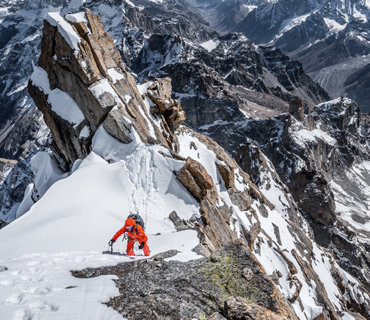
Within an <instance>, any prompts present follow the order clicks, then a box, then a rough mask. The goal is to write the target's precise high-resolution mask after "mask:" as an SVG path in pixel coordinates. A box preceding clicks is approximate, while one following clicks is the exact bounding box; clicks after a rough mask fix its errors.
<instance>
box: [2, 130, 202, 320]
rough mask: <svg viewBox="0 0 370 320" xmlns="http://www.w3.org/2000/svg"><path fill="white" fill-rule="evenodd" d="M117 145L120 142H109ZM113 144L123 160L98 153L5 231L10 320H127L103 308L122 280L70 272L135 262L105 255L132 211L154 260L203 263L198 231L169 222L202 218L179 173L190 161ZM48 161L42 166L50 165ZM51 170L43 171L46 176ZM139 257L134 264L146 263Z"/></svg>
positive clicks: (157, 149)
mask: <svg viewBox="0 0 370 320" xmlns="http://www.w3.org/2000/svg"><path fill="white" fill-rule="evenodd" d="M100 129H102V128H100ZM98 135H99V138H98V139H95V140H94V144H93V146H94V148H95V149H94V150H95V151H99V143H100V144H101V145H100V147H101V148H102V146H103V143H104V135H102V131H99V134H98ZM133 135H135V133H134V132H133ZM105 138H107V137H105ZM133 138H135V137H133ZM136 138H137V137H136ZM99 139H100V142H99V141H98V140H99ZM107 139H109V138H107ZM110 139H113V138H112V137H110ZM98 142H99V143H98ZM109 146H112V141H111V140H110V141H108V140H107V141H105V147H106V148H108V147H109ZM112 147H115V148H116V147H119V150H120V152H119V153H117V154H116V157H119V161H117V162H114V163H108V162H107V161H106V160H104V159H103V158H102V157H101V156H99V155H98V154H96V153H95V152H91V154H90V155H89V156H88V157H87V158H85V159H84V160H83V161H82V162H81V161H79V163H78V164H77V165H76V166H74V169H73V172H72V173H71V174H70V175H69V176H68V177H64V179H61V180H59V181H57V182H56V183H54V184H53V185H52V186H51V187H50V188H49V189H48V190H47V191H46V193H45V195H44V196H43V197H42V198H41V199H40V200H39V201H38V202H37V203H36V204H34V205H33V206H32V207H31V209H30V210H29V211H28V212H27V213H26V214H24V215H23V216H22V217H20V218H19V219H17V220H16V221H14V222H13V223H11V224H10V225H8V226H7V227H5V228H3V229H1V231H0V243H7V246H1V247H0V266H6V267H7V268H8V270H6V271H3V272H0V314H1V315H2V319H21V318H22V319H23V318H27V319H75V318H76V315H78V319H97V320H98V319H99V320H100V319H107V320H108V319H122V317H121V316H120V315H119V314H118V313H117V312H115V311H113V310H112V309H111V308H108V307H106V306H105V305H104V304H102V302H106V301H108V300H109V299H110V298H111V297H113V296H116V295H118V294H119V292H118V290H117V288H116V286H115V284H114V282H113V281H112V279H114V278H115V277H114V276H102V277H98V278H93V279H77V278H74V277H72V276H71V273H70V270H73V269H81V268H85V267H98V266H106V265H114V264H117V263H121V262H128V261H132V258H128V257H127V256H125V255H107V254H103V253H102V252H103V251H105V250H107V249H108V246H107V242H108V241H109V239H111V237H112V236H113V235H114V233H115V232H116V231H117V230H118V229H120V228H121V227H122V226H123V224H124V221H125V219H126V217H127V216H128V214H129V213H130V212H135V211H136V212H138V213H139V214H140V215H141V216H142V217H143V219H144V222H145V225H146V229H145V231H146V234H147V235H148V238H149V240H148V245H149V247H150V250H151V255H154V254H156V253H159V252H164V251H167V250H170V249H176V250H178V251H180V253H179V254H177V255H176V256H174V257H172V258H170V259H172V260H179V261H187V260H189V259H197V258H200V256H198V255H197V254H196V253H195V252H193V251H192V249H193V248H194V247H196V246H197V245H198V244H199V240H198V237H197V232H196V231H194V230H185V231H181V232H177V231H176V229H175V227H174V225H173V223H172V222H171V221H170V220H169V218H168V216H169V214H170V213H171V212H172V211H173V210H175V211H176V212H177V214H178V215H179V217H180V218H182V219H190V218H191V216H193V215H197V216H199V204H198V202H197V201H196V200H195V199H194V198H193V197H192V196H191V195H190V194H189V193H188V191H187V190H186V189H185V188H184V187H183V186H182V184H181V183H180V182H179V181H178V180H177V179H176V177H175V175H174V174H173V171H176V170H179V169H180V168H181V167H182V166H183V165H184V162H183V161H179V160H174V159H171V158H168V157H165V156H163V155H162V153H168V151H167V149H165V148H164V147H161V146H146V145H145V144H142V143H139V142H138V141H137V140H134V141H133V142H132V143H131V145H125V144H121V143H119V142H118V141H116V144H115V145H114V146H112ZM100 151H102V150H100ZM46 156H47V155H46V154H45V153H44V154H41V155H39V156H38V158H40V157H41V158H44V160H42V159H38V161H37V162H39V163H45V157H46ZM35 161H36V159H35ZM40 170H42V168H40ZM51 171H52V170H51ZM47 172H50V171H48V170H46V171H45V172H44V175H42V174H41V173H40V174H39V173H38V176H39V177H40V179H41V178H42V177H44V179H46V177H45V174H46V173H47ZM40 179H39V180H40ZM39 180H38V182H40V181H39ZM14 235H17V236H15V237H14ZM10 238H12V241H9V239H10ZM125 247H126V242H124V243H122V242H121V241H120V240H119V241H117V242H116V244H115V247H114V250H115V251H116V252H120V253H123V252H125ZM136 253H137V257H136V258H134V259H143V258H145V257H144V256H143V255H142V252H141V251H140V250H138V249H136Z"/></svg>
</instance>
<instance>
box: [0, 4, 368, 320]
mask: <svg viewBox="0 0 370 320" xmlns="http://www.w3.org/2000/svg"><path fill="white" fill-rule="evenodd" d="M29 91H30V94H31V96H32V97H33V98H34V100H35V103H36V105H37V107H38V108H39V109H40V110H41V111H42V113H43V114H44V118H45V122H46V123H47V125H48V126H49V128H50V131H51V134H52V137H53V139H52V141H51V149H52V151H53V153H52V154H49V155H44V156H45V157H46V158H47V159H48V160H47V161H49V163H56V164H57V165H58V166H59V168H61V169H63V170H64V171H65V173H64V174H63V173H60V175H59V176H58V175H57V174H56V172H57V171H56V169H55V168H54V169H53V170H54V171H52V172H53V173H54V175H53V176H52V177H53V179H54V180H53V183H54V182H55V181H57V180H58V179H59V180H60V179H62V178H65V177H66V176H69V175H71V177H70V178H71V179H70V178H67V179H65V180H64V181H60V183H57V184H53V183H52V182H51V181H49V182H50V183H47V182H48V179H49V178H48V177H50V174H47V173H48V172H47V171H46V169H45V168H42V166H40V165H38V166H37V163H35V168H36V169H37V170H35V173H36V178H35V185H34V186H33V187H32V190H30V192H29V197H28V198H27V197H26V199H25V200H24V203H23V204H22V205H23V207H24V208H27V204H28V208H29V207H30V206H31V205H32V208H33V209H32V210H33V211H34V212H35V211H36V212H40V214H42V212H43V211H42V208H43V207H44V206H45V204H49V206H50V208H51V207H53V205H54V204H53V203H52V194H53V192H52V190H55V191H54V192H56V189H55V188H56V187H57V185H58V184H59V185H62V184H64V183H65V184H66V185H67V187H68V183H72V182H71V181H72V180H73V181H75V183H76V181H77V183H79V181H80V180H78V177H79V174H81V175H82V176H84V172H86V171H84V170H87V171H88V170H89V168H95V167H99V166H103V165H102V162H104V166H103V167H104V168H105V166H108V167H109V165H108V164H106V161H109V162H111V164H112V167H109V168H111V169H109V168H108V169H104V170H107V171H104V172H105V173H106V174H108V172H111V171H109V170H117V179H118V181H120V182H119V183H118V182H117V181H116V180H114V181H116V182H115V183H117V184H115V185H114V187H115V188H118V189H120V188H121V184H123V185H124V188H123V190H124V192H123V193H124V194H123V193H122V194H119V193H117V194H116V192H115V189H114V188H113V186H112V188H113V189H112V193H113V195H112V196H109V197H112V199H115V197H117V198H118V199H120V198H121V197H128V198H129V200H128V201H129V203H130V206H131V205H133V206H136V207H142V208H144V207H143V204H142V203H146V204H147V203H150V205H151V206H153V207H152V209H153V212H151V213H148V212H147V213H146V217H147V218H148V219H149V221H150V222H152V223H149V226H148V228H149V232H151V233H150V234H149V236H150V237H151V239H152V241H153V243H159V244H161V243H162V244H163V245H162V247H161V246H159V247H158V250H159V251H160V252H161V254H162V255H161V256H159V257H153V259H152V260H147V262H138V263H135V264H123V265H121V266H118V267H109V268H102V269H97V270H92V269H87V270H83V271H79V272H75V273H74V274H75V275H76V276H79V277H91V276H96V275H101V274H116V275H117V276H118V280H117V286H118V287H120V288H125V287H126V285H127V284H126V283H125V279H127V274H138V275H140V274H142V272H143V271H144V272H145V274H146V276H147V277H146V279H143V278H141V277H140V276H137V277H136V278H135V283H136V284H137V286H134V287H133V288H132V290H131V291H130V292H125V291H123V290H121V293H120V295H119V296H117V297H116V298H113V299H112V300H111V301H110V302H109V303H108V305H109V306H112V307H113V308H114V309H115V310H117V311H119V312H120V314H122V315H124V316H128V315H130V317H131V318H132V319H137V318H139V317H141V315H142V314H143V312H147V305H150V306H151V307H150V310H151V312H152V315H151V319H162V318H166V317H168V318H171V319H185V318H189V317H198V316H201V315H202V314H203V315H204V316H207V317H208V316H210V317H211V319H217V317H218V318H219V319H220V318H221V319H222V317H224V318H226V319H235V317H236V315H240V314H243V315H245V317H247V316H248V317H252V318H253V317H254V318H255V317H257V316H256V314H259V316H260V317H261V319H263V318H266V317H267V318H269V319H279V318H282V319H296V318H300V319H304V318H309V319H314V318H322V319H328V318H330V319H339V318H340V317H342V316H345V315H348V316H349V315H350V313H351V312H356V313H357V312H361V313H362V314H363V315H366V314H367V310H366V305H367V304H368V294H367V292H366V289H365V288H364V287H363V286H362V285H361V283H360V282H358V281H357V280H356V279H354V278H352V277H351V276H350V275H349V274H348V273H346V272H345V271H344V270H343V269H342V268H341V267H340V266H339V265H338V263H337V261H336V260H335V258H334V257H333V255H332V254H330V253H329V252H328V251H327V250H325V249H322V248H321V247H319V246H318V245H317V244H316V243H315V241H314V239H313V236H312V230H311V229H310V227H309V225H308V224H307V223H306V221H305V219H304V218H303V216H302V215H301V213H300V212H299V205H300V204H299V202H298V200H297V199H295V193H294V192H292V194H290V192H289V189H288V187H287V186H286V185H285V184H284V182H285V181H282V179H280V177H279V175H278V173H277V171H276V169H275V167H274V165H273V164H272V162H270V161H269V160H268V159H267V158H266V157H265V155H264V154H263V153H262V152H261V150H260V149H259V148H258V147H257V146H256V145H255V144H253V143H252V142H251V141H250V140H247V142H245V140H243V141H244V142H245V143H244V144H245V145H244V149H243V152H241V154H243V155H244V157H243V161H241V165H242V166H243V165H244V166H245V168H244V169H245V170H246V171H249V173H250V175H248V174H247V173H245V171H243V170H242V167H241V166H239V165H238V164H237V162H236V161H235V160H233V159H232V158H231V157H230V156H229V155H228V154H227V153H226V152H225V151H224V150H223V149H222V148H221V147H220V146H219V145H218V144H217V143H216V142H215V141H213V140H212V139H211V138H208V137H206V136H204V135H202V134H199V133H196V132H194V131H193V130H191V129H189V128H187V127H185V126H183V125H181V123H182V121H183V120H184V119H185V114H184V112H183V110H182V108H181V105H180V103H179V102H178V101H177V100H175V99H172V98H171V85H170V79H168V78H164V79H155V80H154V81H149V82H144V83H143V84H141V85H139V86H137V85H136V83H135V81H134V80H133V77H132V76H131V74H130V73H129V72H128V71H127V70H126V67H125V65H124V64H123V62H122V60H121V58H120V56H119V53H118V51H117V50H116V49H115V47H114V42H113V40H112V39H111V38H110V36H109V35H108V34H107V33H106V32H105V31H104V28H103V26H102V24H101V21H100V19H99V17H98V16H95V15H94V14H92V13H91V12H90V11H88V10H87V11H86V12H85V13H78V14H74V15H67V16H66V17H65V18H63V17H61V16H60V15H58V14H55V13H52V14H49V16H48V18H47V20H46V21H45V23H44V33H43V40H42V52H41V56H40V59H39V66H38V67H37V68H36V69H35V72H34V74H33V75H32V77H31V79H30V82H29ZM61 102H62V103H61ZM291 112H292V113H293V114H295V115H296V116H297V117H298V118H299V117H302V112H301V110H300V109H299V105H298V107H294V106H292V107H291ZM291 121H293V120H292V119H291ZM310 121H311V120H309V121H308V122H307V123H308V125H310V123H311V122H310ZM311 125H312V124H311ZM221 128H222V127H221ZM226 138H229V137H228V136H226ZM234 142H235V143H238V141H237V140H235V141H234ZM247 155H248V157H247ZM39 157H41V155H39ZM96 159H99V160H96ZM81 160H82V164H81ZM45 161H46V160H45ZM35 162H36V161H35ZM248 163H249V165H247V164H248ZM91 164H93V165H91ZM89 166H90V167H89ZM95 173H96V172H95ZM108 175H110V174H108ZM98 176H100V177H101V178H100V179H102V183H103V181H105V180H104V178H103V176H104V175H100V174H98ZM85 177H86V179H94V176H93V175H92V176H90V175H86V176H85ZM126 180H127V181H126ZM89 181H90V180H89ZM92 181H95V180H92ZM285 183H286V182H285ZM103 185H107V186H108V188H110V186H109V184H104V183H103ZM46 186H47V187H46ZM95 187H96V186H95V185H94V186H92V188H94V189H95ZM47 190H51V191H50V192H46V191H47ZM120 190H121V189H120ZM303 190H305V189H304V188H303ZM325 190H326V189H325ZM325 190H324V191H325ZM36 191H37V194H39V196H40V197H41V200H40V201H39V202H36V203H35V204H33V202H34V201H36V200H37V199H35V198H32V195H33V194H35V193H36ZM77 192H80V191H77ZM325 192H326V191H325ZM78 194H79V193H78ZM88 194H89V193H87V195H88ZM85 195H86V192H85V193H84V196H83V199H85ZM71 198H72V199H71V200H70V201H69V204H68V206H71V207H72V208H74V206H75V203H76V204H77V203H80V201H81V199H80V198H79V197H78V196H76V197H73V196H72V197H71ZM94 201H97V200H94ZM115 201H117V200H112V202H113V203H115ZM167 202H168V203H167ZM184 203H185V204H184ZM61 205H62V206H63V204H61ZM80 205H81V204H80ZM86 205H88V204H87V203H86ZM71 207H70V208H69V209H67V211H68V210H71ZM76 207H77V206H76ZM50 208H49V209H50ZM164 208H165V209H166V210H167V209H168V208H171V211H169V212H167V211H165V210H164ZM184 208H186V210H185V209H184ZM49 209H48V210H49ZM80 209H81V208H80ZM126 209H127V210H128V208H124V210H125V213H126V211H127V210H126ZM136 209H137V208H136ZM92 210H93V213H92V214H101V212H99V213H97V212H95V211H94V209H92ZM120 210H122V208H120ZM99 211H101V210H99ZM143 211H145V210H143ZM51 212H53V210H51ZM58 212H59V211H58ZM192 213H194V214H192ZM110 215H111V213H109V214H108V215H107V216H106V218H107V219H108V218H109V216H110ZM34 216H36V217H37V215H32V214H27V215H26V216H25V219H23V221H29V220H30V219H31V220H32V219H33V217H34ZM77 216H78V213H77ZM27 219H28V220H27ZM20 226H21V224H10V226H9V227H7V229H5V231H6V232H11V231H12V232H17V230H16V229H17V228H20ZM14 228H15V229H14ZM173 229H174V230H173ZM158 230H159V231H160V232H159V231H158ZM168 230H173V231H172V232H173V233H174V235H173V236H174V237H179V239H181V241H182V242H181V243H182V246H186V243H187V242H191V241H193V239H192V238H190V237H189V238H185V240H184V234H189V233H184V232H188V231H191V230H196V232H197V234H198V244H197V245H196V247H195V248H193V249H194V250H195V251H196V252H198V253H202V254H203V255H205V256H206V257H208V258H201V260H197V261H188V262H184V263H177V262H173V261H167V260H163V259H166V258H168V257H171V256H173V255H176V252H173V251H172V252H167V253H164V252H162V251H166V250H168V249H176V248H174V247H171V243H164V242H163V240H161V236H162V235H161V233H164V234H166V233H168ZM67 232H68V233H69V232H70V231H69V230H68V231H67ZM3 234H4V236H6V234H5V233H3ZM0 236H1V235H0ZM56 237H57V238H58V235H57V236H56ZM61 237H65V235H61ZM71 237H72V238H73V239H74V237H76V236H75V235H74V234H71ZM171 237H172V235H171ZM176 239H177V238H176ZM191 243H192V242H191ZM177 249H178V248H177ZM163 254H164V255H163ZM179 270H181V272H180V271H179ZM163 273H165V274H166V278H165V279H161V280H159V279H158V277H160V275H163ZM155 279H158V283H160V284H161V285H160V286H166V287H169V288H170V289H169V293H167V290H163V288H162V290H159V289H158V283H157V281H156V280H155ZM171 279H172V280H171ZM162 280H163V281H162ZM173 283H176V284H177V285H175V286H174V287H173V286H172V284H173ZM158 290H159V291H158ZM142 292H146V293H145V301H147V304H145V305H143V304H140V303H137V304H132V305H131V304H130V306H127V303H128V300H130V301H131V299H132V298H133V297H136V296H137V297H138V299H137V301H139V300H140V299H141V298H140V299H139V295H140V297H142ZM232 296H236V297H235V298H233V297H232ZM184 297H187V298H189V299H190V298H191V299H193V300H194V303H192V304H191V305H190V306H189V307H186V306H182V307H178V308H174V307H173V303H171V305H168V307H164V305H165V306H167V304H164V302H163V301H180V300H181V299H184ZM187 298H186V299H187ZM134 309H135V313H133V311H132V310H134ZM354 316H356V317H357V319H361V316H360V315H354Z"/></svg>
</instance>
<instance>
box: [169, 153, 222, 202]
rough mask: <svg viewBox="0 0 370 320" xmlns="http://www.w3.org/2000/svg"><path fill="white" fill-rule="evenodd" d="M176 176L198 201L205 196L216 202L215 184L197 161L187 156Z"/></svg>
mask: <svg viewBox="0 0 370 320" xmlns="http://www.w3.org/2000/svg"><path fill="white" fill-rule="evenodd" d="M176 176H177V179H179V180H180V182H181V183H182V184H183V185H184V186H185V188H186V189H188V191H189V192H190V193H191V194H192V195H193V196H194V198H196V199H197V200H198V201H202V200H204V199H205V198H207V199H208V200H209V201H210V203H211V204H213V205H215V204H216V202H217V190H216V186H215V185H214V183H213V181H212V178H211V177H210V175H209V174H208V172H207V170H206V169H205V168H204V167H203V166H202V165H201V164H200V163H199V162H198V161H195V160H193V159H192V158H190V157H188V158H187V159H186V163H185V165H184V166H183V167H182V169H181V170H180V171H178V172H176Z"/></svg>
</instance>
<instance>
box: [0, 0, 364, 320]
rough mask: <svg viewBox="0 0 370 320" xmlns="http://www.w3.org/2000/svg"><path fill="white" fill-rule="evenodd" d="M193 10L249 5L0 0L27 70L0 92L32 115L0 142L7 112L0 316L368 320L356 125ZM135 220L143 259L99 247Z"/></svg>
mask: <svg viewBox="0 0 370 320" xmlns="http://www.w3.org/2000/svg"><path fill="white" fill-rule="evenodd" d="M278 2H279V1H277V2H276V3H278ZM206 3H209V7H208V9H209V11H208V13H212V12H213V13H215V11H212V10H215V9H219V8H224V9H225V8H230V7H229V6H230V5H231V6H232V5H233V4H235V3H239V5H242V4H243V6H242V7H243V8H244V9H243V10H240V11H239V12H236V11H233V14H234V15H235V21H238V23H239V22H240V23H241V24H242V23H243V19H244V18H245V17H246V16H245V15H246V14H248V12H252V11H253V10H254V9H256V8H254V7H255V6H257V5H256V3H254V2H253V1H250V2H248V3H246V2H243V1H231V2H229V3H228V2H225V1H220V2H218V3H216V2H212V1H204V2H203V5H201V3H200V2H196V1H181V2H180V1H173V0H171V1H166V0H164V1H146V0H132V1H124V2H120V1H110V2H109V3H108V2H103V1H102V2H100V1H81V2H80V1H70V2H68V1H67V2H63V1H61V2H60V1H54V0H53V1H39V2H35V3H32V4H31V3H27V2H25V3H22V4H21V3H18V4H17V5H15V4H13V3H8V5H9V6H8V7H7V9H6V12H5V13H4V21H6V22H7V24H5V27H3V28H6V30H7V32H8V34H9V37H8V38H7V39H6V41H4V42H3V43H2V45H3V48H0V50H10V49H9V48H14V46H15V45H16V43H17V39H18V37H20V34H19V33H18V32H17V31H16V30H18V31H19V30H20V29H22V28H23V29H22V30H23V31H25V30H27V33H26V34H27V37H30V38H28V40H29V41H28V40H27V41H25V43H27V46H31V47H32V48H33V49H34V50H35V51H36V52H37V57H38V62H37V63H35V65H34V68H33V71H32V74H29V75H26V74H27V70H25V71H24V74H23V76H24V77H27V79H28V76H29V80H28V82H27V89H28V92H29V96H28V94H27V93H25V91H24V90H25V88H26V87H21V89H19V91H17V92H16V93H14V92H12V94H10V95H9V96H7V97H8V98H6V99H8V100H6V99H5V100H3V101H10V100H11V101H13V102H14V101H16V102H17V103H18V102H19V101H18V100H17V98H16V97H18V95H22V96H23V97H26V98H25V100H24V101H27V104H26V103H24V104H17V103H16V104H15V105H13V107H15V109H14V110H23V109H22V108H23V107H25V109H24V110H26V109H27V112H28V113H22V117H21V118H18V119H28V120H22V121H26V122H25V123H26V124H28V123H30V122H27V121H31V122H32V123H33V125H32V126H31V127H32V128H33V129H32V132H31V133H32V134H31V133H30V135H29V136H27V137H24V136H23V137H18V138H17V139H18V140H17V143H16V144H15V145H14V146H13V145H12V146H11V147H9V141H11V140H7V139H11V137H12V136H13V135H17V134H16V133H17V132H23V131H22V130H26V131H27V130H29V128H31V127H27V126H26V124H25V126H24V128H22V130H21V129H20V126H19V125H18V128H17V126H16V125H14V126H13V127H12V125H11V123H13V122H12V121H13V120H14V118H12V117H13V116H14V114H15V113H16V112H15V113H12V112H13V111H14V110H13V109H12V108H13V107H12V106H11V105H10V104H9V105H7V106H8V107H7V108H8V110H13V111H12V112H10V113H9V114H8V115H9V117H8V118H6V123H7V124H6V125H5V126H3V127H2V129H1V130H3V131H1V132H6V134H4V139H3V140H1V143H3V142H4V144H0V148H3V149H2V151H1V152H4V153H3V154H4V157H5V158H0V173H1V175H0V199H1V207H0V210H1V211H0V212H1V214H2V217H1V218H2V220H1V221H0V242H1V243H2V244H4V245H2V246H1V248H0V313H1V314H2V315H4V317H5V319H13V318H15V317H19V318H24V319H26V318H27V319H54V318H60V319H73V318H75V317H76V315H78V317H79V318H81V319H89V320H90V319H114V320H115V319H117V320H118V319H143V318H144V319H209V320H215V319H230V320H231V319H261V320H262V319H276V320H278V319H312V320H314V319H316V320H318V319H331V320H333V319H338V320H339V319H355V320H362V319H367V318H369V316H370V309H369V305H370V294H369V290H370V280H369V279H370V270H369V265H370V257H369V223H370V222H369V201H368V199H369V197H370V194H369V174H368V171H369V168H370V166H369V164H370V159H369V154H370V152H369V151H370V144H369V141H370V139H369V135H370V119H369V117H368V115H367V114H364V113H362V112H361V110H360V108H359V106H358V105H357V103H356V102H355V101H353V100H350V99H348V98H345V97H339V98H336V99H331V98H330V97H329V95H328V94H327V92H326V91H325V90H324V89H322V88H321V87H320V85H319V84H317V83H315V82H314V81H313V80H312V79H311V78H310V77H309V75H307V74H306V73H305V71H304V68H303V66H302V64H301V63H299V62H296V61H293V60H291V59H290V58H288V56H286V55H285V54H284V53H283V52H282V51H281V50H280V49H278V48H276V47H273V46H272V45H271V43H269V44H265V45H256V44H255V43H253V42H252V41H251V40H250V39H248V38H246V37H245V35H243V34H241V33H229V34H219V33H218V32H217V31H215V30H214V29H212V24H211V25H210V24H208V23H207V22H206V20H205V19H208V20H209V19H210V16H209V15H204V12H205V11H204V10H205V9H204V8H205V7H204V6H205V4H206ZM269 3H270V5H274V4H275V2H269ZM270 5H268V6H267V7H268V8H269V6H270ZM57 6H59V9H58V10H56V9H55V8H56V7H57ZM51 8H54V10H51ZM194 8H197V10H200V11H199V12H200V13H194V11H192V10H195V9H194ZM25 9H27V10H26V11H24V10H25ZM211 9H212V10H211ZM297 10H298V9H297ZM35 12H38V13H40V16H39V17H38V18H34V20H32V21H34V22H35V26H34V28H29V26H28V27H25V20H22V17H23V18H25V17H27V15H29V14H31V13H32V15H33V14H34V13H35ZM299 12H301V11H299ZM1 14H3V12H2V11H1ZM202 15H203V16H204V17H205V18H202ZM17 19H18V20H17ZM14 21H19V22H21V23H19V29H17V28H16V27H15V26H14V27H12V23H13V22H14ZM209 21H211V22H212V21H213V20H209ZM36 22H37V23H40V28H41V22H42V30H41V29H37V28H38V27H37V26H36ZM219 22H220V25H221V24H222V26H223V27H225V26H227V25H228V23H229V22H228V21H227V20H223V21H219ZM12 28H13V29H14V30H13V31H14V35H12V33H11V32H10V30H12ZM0 32H2V33H5V31H4V29H0ZM33 32H36V33H37V32H39V33H38V35H39V37H38V38H39V41H40V47H38V46H37V45H35V46H34V47H33V46H32V45H31V44H32V43H33V41H34V40H35V39H37V37H35V38H33V37H34V36H35V34H34V33H33ZM2 52H3V51H2ZM7 57H8V56H7ZM34 58H36V56H35V57H34ZM25 59H26V58H25ZM27 59H28V58H27ZM32 59H33V58H31V60H32ZM31 60H30V61H31ZM13 71H14V70H13V69H11V70H10V71H9V73H8V74H7V75H5V77H11V75H12V72H13ZM1 79H3V78H1ZM1 79H0V80H1ZM4 79H5V78H4ZM14 79H16V78H14ZM17 79H18V78H17ZM1 81H2V80H1ZM3 83H5V82H3ZM8 87H9V88H13V89H15V88H16V87H15V85H14V84H13V83H10V82H9V85H8ZM9 88H8V89H9ZM8 89H7V90H8ZM5 91H6V90H5ZM31 98H32V100H33V102H32V101H31V100H30V99H31ZM9 99H10V100H9ZM33 104H34V105H35V107H36V109H34V108H32V106H33ZM2 123H5V118H4V122H2ZM27 132H28V131H27ZM17 144H22V146H23V147H22V148H21V153H22V157H20V158H17V160H10V159H8V158H12V157H15V156H14V155H16V154H18V151H17V150H18V149H17V146H16V145H17ZM5 146H6V147H5ZM0 154H1V153H0ZM133 213H134V214H139V215H140V216H141V219H142V222H143V225H144V229H143V232H145V234H146V235H147V237H148V240H147V245H148V246H149V248H150V256H149V257H148V256H144V254H143V253H142V251H141V249H140V247H139V243H137V244H135V245H134V248H133V251H134V254H135V256H131V255H128V254H127V253H129V251H126V240H127V239H126V237H127V235H126V237H125V236H122V238H123V239H122V240H123V244H122V242H121V241H120V240H117V241H115V242H114V243H113V244H112V243H111V242H110V245H109V246H108V241H109V240H110V239H112V237H113V235H114V234H115V233H116V232H117V230H120V229H121V228H122V227H123V225H124V224H125V220H126V218H127V217H128V215H129V214H133ZM14 235H17V236H14ZM9 239H12V241H9Z"/></svg>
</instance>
